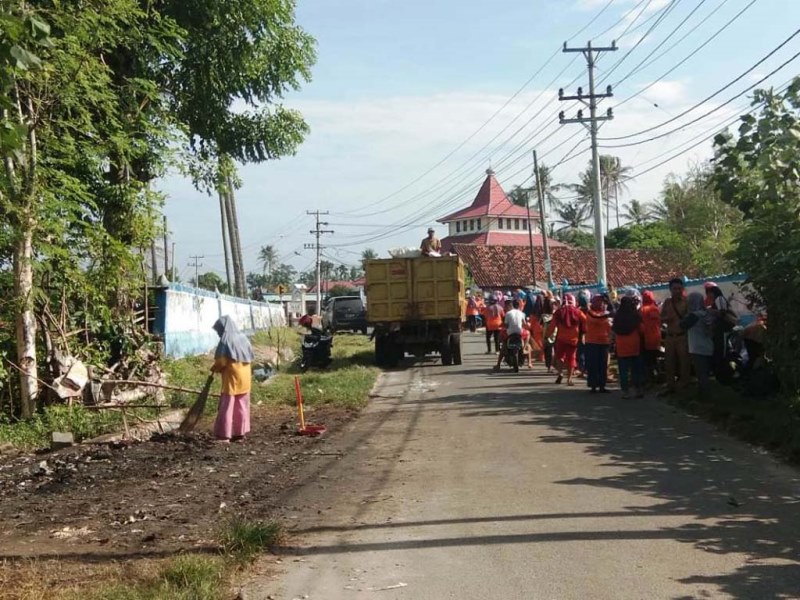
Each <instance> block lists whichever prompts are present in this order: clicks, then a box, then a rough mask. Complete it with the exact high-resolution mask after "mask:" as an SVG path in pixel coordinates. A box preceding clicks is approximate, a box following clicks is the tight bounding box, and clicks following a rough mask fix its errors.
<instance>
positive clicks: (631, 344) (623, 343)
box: [611, 296, 644, 399]
mask: <svg viewBox="0 0 800 600" xmlns="http://www.w3.org/2000/svg"><path fill="white" fill-rule="evenodd" d="M611 329H612V331H613V332H614V335H615V336H616V348H617V365H618V366H619V385H620V387H621V388H622V397H623V398H625V399H627V398H630V391H629V390H630V380H631V379H632V380H633V386H634V387H635V388H636V397H637V398H643V397H644V381H643V377H642V359H641V353H642V316H641V315H640V314H639V309H638V308H637V306H636V299H635V298H634V297H633V296H623V297H622V299H621V300H620V303H619V310H617V312H616V313H615V315H614V325H613V326H612V327H611Z"/></svg>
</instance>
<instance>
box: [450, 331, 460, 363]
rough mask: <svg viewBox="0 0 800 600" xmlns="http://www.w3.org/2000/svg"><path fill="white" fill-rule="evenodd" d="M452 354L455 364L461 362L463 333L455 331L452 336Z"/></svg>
mask: <svg viewBox="0 0 800 600" xmlns="http://www.w3.org/2000/svg"><path fill="white" fill-rule="evenodd" d="M450 354H451V356H452V357H453V364H454V365H460V364H461V334H460V333H454V334H453V335H451V336H450Z"/></svg>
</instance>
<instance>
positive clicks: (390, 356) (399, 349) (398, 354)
mask: <svg viewBox="0 0 800 600" xmlns="http://www.w3.org/2000/svg"><path fill="white" fill-rule="evenodd" d="M386 355H387V358H386V365H387V366H388V367H390V368H392V369H393V368H395V367H397V366H398V365H399V364H400V362H401V361H402V360H403V357H404V356H405V351H404V349H403V344H401V343H400V342H398V341H397V340H387V343H386Z"/></svg>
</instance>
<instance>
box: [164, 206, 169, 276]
mask: <svg viewBox="0 0 800 600" xmlns="http://www.w3.org/2000/svg"><path fill="white" fill-rule="evenodd" d="M168 238H169V230H168V229H167V215H164V277H166V278H169V239H168Z"/></svg>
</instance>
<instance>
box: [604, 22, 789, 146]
mask: <svg viewBox="0 0 800 600" xmlns="http://www.w3.org/2000/svg"><path fill="white" fill-rule="evenodd" d="M797 33H800V30H798V31H797ZM799 56H800V52H798V53H796V54H795V55H794V56H792V57H791V58H790V59H789V60H787V61H785V62H784V63H782V64H781V65H780V66H779V67H777V68H776V69H774V70H772V71H771V72H769V73H768V74H767V75H765V76H764V77H762V78H761V79H759V80H758V81H756V82H755V83H754V84H752V85H750V86H748V87H747V88H745V89H744V90H742V91H741V92H739V93H738V94H736V95H735V96H733V97H732V98H729V99H728V100H726V101H725V102H723V103H722V104H720V105H719V106H717V107H715V108H713V109H711V110H709V111H708V112H706V113H704V114H702V115H700V116H699V117H697V118H695V119H692V120H691V121H689V122H688V123H684V124H683V125H681V126H679V127H676V128H674V129H671V130H670V131H666V132H664V133H660V134H658V135H654V136H651V137H649V138H647V139H644V140H638V141H635V142H627V143H624V144H608V145H603V148H628V147H630V146H639V145H641V144H647V143H650V142H652V141H655V140H659V139H661V138H664V137H667V136H670V135H672V134H673V133H676V132H678V131H680V130H681V129H685V128H686V127H688V126H689V125H694V124H695V123H697V122H698V121H702V120H703V119H705V118H706V117H708V116H709V115H712V114H714V113H715V112H717V111H719V110H721V109H722V108H724V107H726V106H727V105H728V104H730V103H731V102H733V101H734V100H736V99H738V98H741V97H742V96H744V95H745V94H746V93H747V92H749V91H750V90H752V89H753V88H756V87H758V86H759V85H761V84H762V83H764V82H765V81H766V80H767V79H769V78H770V77H772V76H773V75H775V73H777V72H778V71H780V70H782V69H783V68H784V67H786V66H787V65H789V64H790V63H792V62H794V61H795V60H796V59H797V57H799ZM753 68H755V67H753ZM726 87H728V86H726ZM698 106H701V105H698ZM691 110H692V109H690V110H689V111H687V112H691ZM682 114H686V113H685V112H684V113H682ZM679 116H680V115H679ZM679 116H678V117H675V118H674V119H670V121H666V122H665V123H668V122H671V121H674V120H675V119H677V118H679ZM665 123H662V124H661V125H658V126H655V127H651V128H649V129H645V130H642V131H641V132H639V133H636V134H631V135H628V136H622V137H618V138H606V139H609V140H613V139H625V138H630V137H634V136H635V135H641V134H642V133H644V132H646V131H652V130H653V129H658V128H659V127H661V126H663V125H664V124H665Z"/></svg>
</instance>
